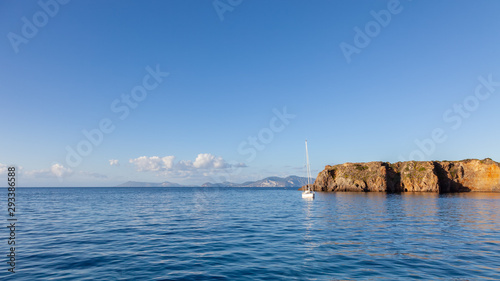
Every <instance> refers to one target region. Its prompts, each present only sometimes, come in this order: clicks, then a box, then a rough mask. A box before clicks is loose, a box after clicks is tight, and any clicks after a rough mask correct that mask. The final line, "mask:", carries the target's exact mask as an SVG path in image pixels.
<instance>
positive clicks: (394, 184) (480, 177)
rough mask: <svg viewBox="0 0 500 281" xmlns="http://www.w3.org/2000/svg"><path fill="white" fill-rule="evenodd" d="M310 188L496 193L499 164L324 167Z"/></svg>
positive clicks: (463, 162)
mask: <svg viewBox="0 0 500 281" xmlns="http://www.w3.org/2000/svg"><path fill="white" fill-rule="evenodd" d="M302 188H304V187H302ZM302 188H301V189H302ZM312 189H313V190H315V191H330V192H337V191H348V192H368V191H374V192H390V193H395V192H438V193H448V192H469V191H484V192H499V191H500V163H498V162H495V161H493V160H491V159H490V158H486V159H484V160H477V159H467V160H461V161H407V162H397V163H393V164H391V163H388V162H367V163H345V164H339V165H335V166H330V165H328V166H326V167H325V169H324V170H323V171H321V172H320V173H319V174H318V177H317V178H316V180H315V182H314V184H313V186H312Z"/></svg>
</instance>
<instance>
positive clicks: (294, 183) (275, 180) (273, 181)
mask: <svg viewBox="0 0 500 281" xmlns="http://www.w3.org/2000/svg"><path fill="white" fill-rule="evenodd" d="M312 181H313V182H314V179H312ZM306 184H307V178H304V177H297V176H289V177H286V178H280V177H268V178H265V179H262V180H258V181H247V182H244V183H232V182H223V183H210V182H207V183H204V184H203V185H202V187H225V186H228V187H302V186H304V185H306Z"/></svg>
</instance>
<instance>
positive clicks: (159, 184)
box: [116, 181, 183, 187]
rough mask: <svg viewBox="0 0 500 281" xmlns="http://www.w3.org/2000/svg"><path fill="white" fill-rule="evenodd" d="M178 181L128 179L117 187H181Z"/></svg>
mask: <svg viewBox="0 0 500 281" xmlns="http://www.w3.org/2000/svg"><path fill="white" fill-rule="evenodd" d="M181 186H183V185H180V184H178V183H174V182H168V181H164V182H140V181H128V182H126V183H122V184H120V185H117V186H116V187H181Z"/></svg>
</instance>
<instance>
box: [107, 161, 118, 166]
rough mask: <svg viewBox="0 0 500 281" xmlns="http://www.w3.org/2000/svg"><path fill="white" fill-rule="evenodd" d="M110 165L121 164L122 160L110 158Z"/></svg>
mask: <svg viewBox="0 0 500 281" xmlns="http://www.w3.org/2000/svg"><path fill="white" fill-rule="evenodd" d="M109 165H110V166H120V162H119V161H118V160H116V159H110V160H109Z"/></svg>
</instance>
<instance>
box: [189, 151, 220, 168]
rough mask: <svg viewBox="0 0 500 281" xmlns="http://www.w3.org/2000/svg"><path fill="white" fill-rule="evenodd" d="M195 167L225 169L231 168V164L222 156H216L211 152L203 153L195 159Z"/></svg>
mask: <svg viewBox="0 0 500 281" xmlns="http://www.w3.org/2000/svg"><path fill="white" fill-rule="evenodd" d="M193 167H195V168H196V169H224V168H229V165H228V164H227V163H226V161H224V159H222V157H215V156H214V155H212V154H210V153H201V154H198V157H196V160H194V163H193Z"/></svg>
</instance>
